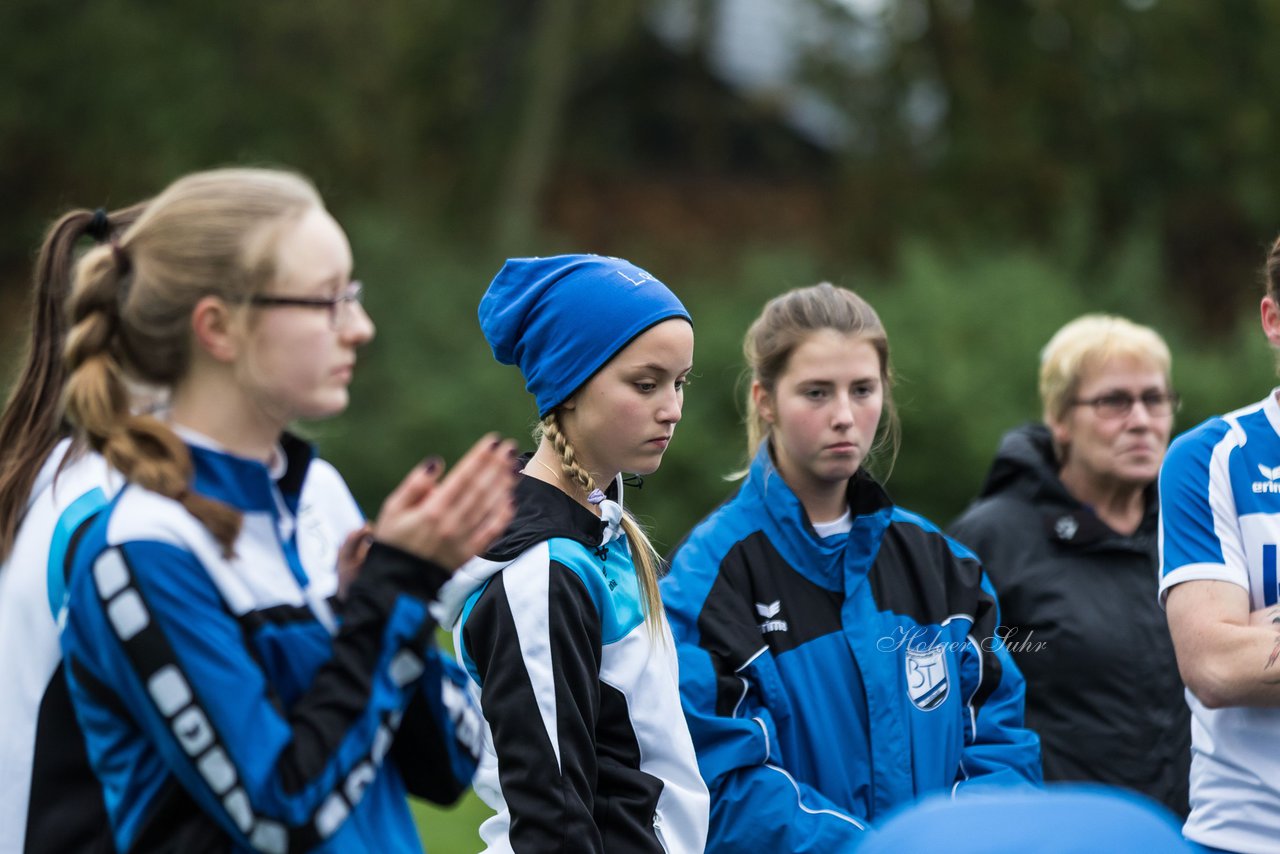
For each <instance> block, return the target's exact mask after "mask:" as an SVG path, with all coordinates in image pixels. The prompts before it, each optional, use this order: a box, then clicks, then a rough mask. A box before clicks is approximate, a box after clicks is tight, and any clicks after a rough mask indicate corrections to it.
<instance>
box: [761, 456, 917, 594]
mask: <svg viewBox="0 0 1280 854" xmlns="http://www.w3.org/2000/svg"><path fill="white" fill-rule="evenodd" d="M743 490H744V491H746V492H748V493H749V494H751V495H752V496H753V497H754V498H755V500H756V501H758V502H759V504H760V506H761V507H762V508H763V510H764V517H765V519H766V521H767V527H768V534H769V538H770V541H771V542H772V543H773V545H774V546H775V547H776V548H777V549H778V551H779V552H780V553H781V554H782V556H783V557H784V558H785V559H786V560H787V562H788V563H790V564H791V566H792V568H794V569H795V570H796V571H797V572H799V573H800V574H801V575H803V576H805V577H806V578H808V579H809V580H810V581H813V582H814V583H815V584H819V585H821V586H823V587H826V588H828V589H837V590H840V589H851V588H852V587H853V585H854V584H856V582H857V580H858V579H860V578H862V577H865V575H866V573H867V571H868V570H869V569H870V568H871V564H872V562H873V561H874V560H875V557H876V554H877V553H878V552H879V549H880V538H881V536H882V535H883V534H884V530H885V528H886V527H888V524H889V520H890V517H891V516H892V514H893V501H892V500H891V499H890V498H889V494H888V493H887V492H886V491H885V489H884V487H882V486H881V485H880V484H879V483H878V482H877V481H876V480H875V478H873V477H872V476H871V475H869V474H867V473H866V472H865V471H864V470H863V469H861V468H859V469H858V471H857V472H856V473H855V474H854V475H853V477H851V478H849V483H848V485H847V487H846V489H845V495H846V497H847V500H848V502H849V509H850V512H851V515H852V518H853V527H852V529H851V530H850V531H849V533H848V534H847V535H846V536H843V537H819V536H818V534H817V532H815V531H814V530H813V524H812V522H811V521H810V519H809V514H808V513H806V512H805V509H804V505H803V504H801V503H800V499H799V498H797V497H796V494H795V493H794V492H792V491H791V487H790V486H788V485H787V482H786V481H785V480H783V478H782V475H781V473H779V471H778V469H777V466H775V465H774V462H773V455H772V453H771V452H770V448H769V441H768V440H767V439H766V440H765V441H764V442H762V443H761V444H760V448H759V449H758V450H757V451H756V455H755V458H754V459H753V460H752V461H751V467H750V469H749V470H748V473H747V481H746V483H745V484H743Z"/></svg>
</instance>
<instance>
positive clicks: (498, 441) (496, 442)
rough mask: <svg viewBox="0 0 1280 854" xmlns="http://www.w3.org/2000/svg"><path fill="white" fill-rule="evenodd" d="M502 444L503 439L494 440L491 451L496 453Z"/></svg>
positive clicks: (490, 444)
mask: <svg viewBox="0 0 1280 854" xmlns="http://www.w3.org/2000/svg"><path fill="white" fill-rule="evenodd" d="M501 444H502V440H501V439H494V440H493V441H492V442H490V443H489V450H491V451H496V450H498V446H499V445H501Z"/></svg>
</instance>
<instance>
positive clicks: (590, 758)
mask: <svg viewBox="0 0 1280 854" xmlns="http://www.w3.org/2000/svg"><path fill="white" fill-rule="evenodd" d="M480 325H481V328H482V329H483V331H484V334H485V338H486V339H487V340H488V341H489V344H490V346H491V347H492V348H493V353H494V356H495V357H496V358H497V359H498V360H499V361H500V362H503V363H507V364H515V365H518V366H519V368H520V371H521V373H522V374H524V377H525V379H526V380H527V381H528V387H529V390H530V391H531V392H533V394H534V396H535V397H536V399H537V404H538V415H539V427H538V436H539V440H538V447H537V450H536V451H535V452H534V453H533V455H532V456H531V457H530V458H529V459H528V460H527V462H526V465H525V467H524V471H523V476H522V477H521V478H520V481H519V484H518V485H517V486H516V503H517V512H516V517H515V519H514V520H513V521H512V523H511V525H510V526H509V527H508V529H507V531H506V532H505V533H504V534H503V535H502V536H501V537H499V539H498V540H497V542H495V543H494V545H493V546H491V547H490V548H489V549H488V550H487V551H486V552H485V553H484V554H483V555H482V556H481V557H478V558H476V559H475V560H473V561H470V562H469V563H468V564H467V565H466V566H465V567H463V568H462V569H461V570H459V572H458V573H457V575H455V576H454V578H453V579H452V580H451V581H450V584H449V589H448V590H447V591H445V592H444V593H443V594H442V603H443V604H451V605H452V608H451V609H450V612H449V615H448V616H447V617H446V620H445V622H446V623H451V624H452V625H453V631H454V639H455V646H456V648H457V650H458V657H459V659H460V660H461V661H462V662H463V664H464V665H465V666H466V668H467V671H468V673H469V674H470V676H471V682H472V690H473V692H474V693H475V695H476V696H477V697H478V698H479V700H480V702H481V708H482V710H483V712H484V719H485V728H484V736H485V738H484V746H485V750H484V754H483V757H482V759H481V763H480V770H479V772H478V773H477V775H476V791H477V793H479V794H480V796H481V797H482V798H484V800H485V801H486V802H487V803H488V804H489V806H491V807H492V808H493V809H494V811H495V813H496V815H494V816H493V817H492V818H490V819H489V820H488V821H486V822H485V824H484V825H483V826H482V827H481V829H480V835H481V837H482V838H483V839H484V841H485V843H486V845H487V846H488V848H487V849H486V850H488V851H493V852H511V851H517V852H551V851H571V852H574V854H587V852H609V854H640V852H653V854H662V852H664V851H665V852H671V854H677V852H678V854H698V852H701V851H702V848H703V842H704V840H705V838H706V831H707V788H706V786H705V785H704V784H703V782H702V779H701V777H700V776H699V775H698V768H697V761H696V759H695V758H694V751H693V744H692V742H691V741H690V739H689V733H688V731H687V730H686V729H685V727H684V725H683V721H682V719H681V715H680V691H679V684H678V677H677V674H676V656H675V649H674V643H673V642H672V640H671V634H670V630H669V629H668V627H667V621H666V619H665V618H664V616H663V612H662V602H661V599H660V598H659V595H658V583H657V565H658V559H657V555H656V554H654V553H653V547H652V546H651V545H650V544H649V540H648V537H647V536H646V535H645V533H644V529H643V528H641V527H640V526H639V525H638V524H637V523H636V521H635V520H634V519H633V518H632V517H631V515H630V513H628V512H626V510H624V508H623V505H622V494H621V477H620V475H621V473H622V472H633V473H636V474H646V475H647V474H650V473H652V472H653V471H655V470H656V469H657V468H658V466H659V464H660V463H661V462H662V457H663V455H664V454H665V453H666V450H667V446H668V444H669V443H670V441H671V439H672V436H673V434H674V431H675V428H676V425H677V424H678V423H679V421H680V417H681V412H682V409H683V406H684V386H685V381H686V379H687V378H688V375H689V371H690V370H691V369H692V367H693V327H692V325H691V321H690V319H689V314H688V312H687V311H685V308H684V306H683V305H682V304H681V303H680V301H679V300H678V299H677V298H676V296H675V294H673V293H671V291H670V290H668V289H667V286H666V285H664V284H663V283H662V282H660V281H658V280H657V279H655V278H654V277H653V276H651V275H650V274H649V273H648V272H646V271H645V270H642V269H641V268H639V267H637V266H635V265H634V264H631V263H629V262H627V261H624V260H622V259H620V258H608V257H603V256H599V255H558V256H554V257H550V258H513V259H510V260H508V261H507V263H506V264H505V265H504V266H503V268H502V270H501V271H500V272H499V273H498V275H497V276H496V277H494V280H493V282H492V283H491V284H490V285H489V289H488V291H487V292H486V293H485V296H484V298H483V300H482V301H481V303H480Z"/></svg>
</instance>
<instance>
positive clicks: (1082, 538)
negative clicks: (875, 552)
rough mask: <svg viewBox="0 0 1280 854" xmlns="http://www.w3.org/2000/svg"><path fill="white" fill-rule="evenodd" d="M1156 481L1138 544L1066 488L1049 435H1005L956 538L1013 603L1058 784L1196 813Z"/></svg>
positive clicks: (1019, 644) (1013, 634)
mask: <svg viewBox="0 0 1280 854" xmlns="http://www.w3.org/2000/svg"><path fill="white" fill-rule="evenodd" d="M1157 516H1158V506H1157V498H1156V490H1155V484H1152V485H1151V487H1150V488H1149V489H1148V490H1147V508H1146V515H1145V516H1144V517H1143V520H1142V524H1141V525H1140V526H1139V527H1138V530H1137V531H1136V532H1134V533H1133V534H1132V535H1130V536H1124V535H1121V534H1118V533H1116V532H1115V531H1113V530H1112V529H1111V528H1110V527H1109V526H1107V525H1106V523H1104V522H1103V521H1102V520H1101V519H1099V518H1098V517H1097V516H1096V515H1095V514H1094V512H1093V510H1092V509H1090V508H1089V507H1088V506H1086V505H1085V504H1082V503H1081V502H1079V501H1077V500H1076V499H1075V498H1073V497H1072V496H1071V494H1070V493H1068V492H1067V489H1066V487H1065V486H1063V484H1062V481H1061V480H1059V478H1058V466H1057V462H1056V460H1055V458H1054V453H1053V445H1052V440H1051V437H1050V434H1049V430H1048V428H1047V427H1045V426H1044V425H1042V424H1029V425H1026V426H1023V427H1019V428H1017V429H1015V430H1012V431H1010V432H1009V433H1007V434H1005V436H1004V439H1003V440H1002V441H1001V443H1000V450H999V451H998V452H997V454H996V459H995V462H994V463H993V464H992V466H991V471H990V472H989V473H988V475H987V480H986V483H985V484H984V485H983V487H982V492H981V494H980V495H979V496H978V498H977V499H976V500H975V501H974V502H973V504H972V505H970V506H969V509H967V510H966V511H965V512H964V514H963V515H962V516H961V517H960V518H959V519H957V520H956V521H955V522H953V523H952V525H951V530H950V533H951V535H952V536H954V537H955V538H956V539H958V540H959V541H960V542H962V543H964V544H965V545H967V546H969V548H971V549H973V550H974V551H975V552H977V554H978V556H979V557H980V558H981V560H982V563H983V566H985V567H986V570H987V574H988V575H989V576H990V578H991V582H992V583H993V584H994V585H995V587H996V592H997V593H998V595H999V597H1000V608H1001V614H1002V617H1003V620H1004V624H1005V626H1006V627H1007V630H1008V634H1007V635H1006V637H1005V643H1006V644H1007V645H1008V647H1009V650H1010V652H1012V653H1013V657H1014V660H1015V661H1017V663H1018V667H1019V668H1021V670H1022V673H1023V675H1024V676H1025V677H1026V680H1027V714H1026V725H1027V727H1028V728H1030V729H1033V730H1036V731H1037V732H1039V733H1040V738H1041V746H1042V756H1043V761H1044V778H1045V780H1094V781H1098V782H1102V783H1109V784H1112V785H1118V786H1125V787H1128V788H1131V789H1136V790H1137V791H1139V792H1143V793H1144V794H1146V795H1148V796H1150V797H1152V798H1155V799H1156V800H1158V801H1160V802H1161V803H1163V804H1165V805H1166V806H1167V807H1169V808H1170V809H1171V810H1173V811H1174V812H1175V813H1177V814H1178V815H1179V816H1180V817H1185V816H1186V814H1187V776H1188V773H1189V766H1190V758H1191V753H1190V750H1191V748H1190V740H1191V724H1190V715H1189V712H1188V710H1187V704H1186V701H1185V699H1184V697H1183V686H1182V681H1181V679H1180V678H1179V677H1178V665H1177V661H1176V660H1175V658H1174V654H1173V642H1172V641H1171V639H1170V637H1169V628H1168V625H1167V623H1166V622H1165V615H1164V611H1163V610H1162V609H1161V608H1160V605H1159V602H1158V599H1157V575H1156V573H1157V559H1156V526H1157Z"/></svg>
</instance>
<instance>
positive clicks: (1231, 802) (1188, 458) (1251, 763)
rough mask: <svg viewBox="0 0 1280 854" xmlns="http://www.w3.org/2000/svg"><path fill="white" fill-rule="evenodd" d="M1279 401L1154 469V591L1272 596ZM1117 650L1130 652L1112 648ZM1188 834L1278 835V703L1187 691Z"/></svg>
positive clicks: (1237, 418) (1275, 595) (1227, 843)
mask: <svg viewBox="0 0 1280 854" xmlns="http://www.w3.org/2000/svg"><path fill="white" fill-rule="evenodd" d="M1277 546H1280V404H1277V402H1276V393H1275V392H1273V393H1272V394H1269V395H1267V397H1266V398H1265V399H1263V400H1261V401H1259V402H1258V403H1255V404H1253V405H1252V406H1247V407H1245V408H1243V409H1238V410H1236V411H1235V412H1232V413H1230V414H1228V415H1223V416H1221V417H1217V418H1211V419H1209V420H1208V421H1205V422H1204V423H1203V424H1200V425H1199V426H1197V427H1195V428H1193V429H1192V430H1189V431H1188V432H1186V433H1184V434H1183V435H1181V436H1179V437H1178V438H1177V440H1175V441H1174V442H1173V444H1172V445H1171V446H1170V448H1169V453H1168V455H1167V456H1166V457H1165V461H1164V465H1163V466H1162V467H1161V470H1160V596H1161V599H1162V600H1163V598H1164V597H1165V596H1166V595H1167V594H1168V592H1169V590H1170V588H1172V587H1173V586H1174V585H1177V584H1181V583H1182V582H1184V581H1197V580H1215V581H1225V582H1229V583H1231V584H1236V585H1239V586H1240V587H1242V588H1244V589H1245V590H1246V591H1248V593H1249V603H1250V609H1251V610H1257V609H1259V608H1264V607H1267V606H1269V605H1274V604H1276V602H1277V601H1278V599H1280V579H1278V577H1277V551H1276V550H1277ZM1117 654H1137V653H1130V652H1129V651H1117ZM1186 697H1187V703H1188V705H1189V706H1190V707H1191V716H1192V720H1191V745H1192V759H1191V815H1190V817H1189V818H1188V819H1187V824H1186V827H1185V829H1184V832H1185V834H1186V835H1187V837H1188V838H1190V839H1192V840H1194V841H1196V842H1199V843H1202V844H1205V845H1210V846H1213V847H1216V848H1225V849H1229V850H1232V851H1274V850H1276V845H1277V840H1280V739H1278V738H1277V736H1278V735H1280V708H1257V707H1252V708H1245V707H1233V708H1222V709H1209V708H1206V707H1205V706H1204V705H1203V704H1202V703H1201V702H1200V701H1199V700H1198V699H1197V698H1196V697H1195V695H1193V694H1192V693H1191V692H1190V691H1189V690H1188V691H1187V692H1186Z"/></svg>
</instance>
